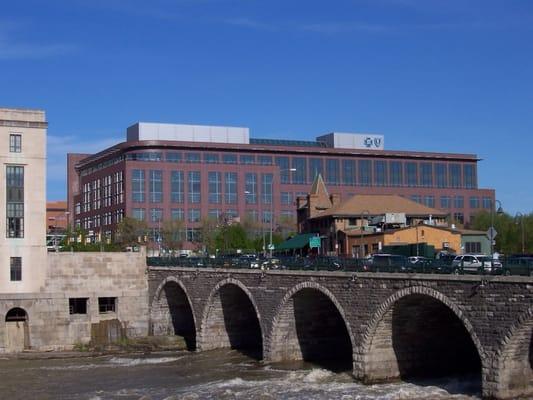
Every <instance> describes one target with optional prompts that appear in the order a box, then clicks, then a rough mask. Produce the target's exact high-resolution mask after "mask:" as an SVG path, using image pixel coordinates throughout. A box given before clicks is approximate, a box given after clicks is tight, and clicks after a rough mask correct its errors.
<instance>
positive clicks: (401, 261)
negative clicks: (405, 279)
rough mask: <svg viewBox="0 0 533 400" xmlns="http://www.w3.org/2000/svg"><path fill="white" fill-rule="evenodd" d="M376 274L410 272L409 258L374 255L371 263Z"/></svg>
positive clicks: (393, 255) (394, 255)
mask: <svg viewBox="0 0 533 400" xmlns="http://www.w3.org/2000/svg"><path fill="white" fill-rule="evenodd" d="M370 270H371V271H374V272H409V261H408V260H407V257H405V256H400V255H397V254H374V255H373V256H372V259H371V262H370Z"/></svg>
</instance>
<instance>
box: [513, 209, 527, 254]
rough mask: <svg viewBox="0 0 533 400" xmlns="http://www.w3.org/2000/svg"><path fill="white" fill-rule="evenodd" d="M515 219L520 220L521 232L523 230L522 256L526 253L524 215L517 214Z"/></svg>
mask: <svg viewBox="0 0 533 400" xmlns="http://www.w3.org/2000/svg"><path fill="white" fill-rule="evenodd" d="M515 218H520V230H521V238H522V254H525V253H526V236H525V232H524V214H522V213H521V212H520V211H519V212H517V213H516V216H515Z"/></svg>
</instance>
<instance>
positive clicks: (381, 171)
mask: <svg viewBox="0 0 533 400" xmlns="http://www.w3.org/2000/svg"><path fill="white" fill-rule="evenodd" d="M374 182H375V184H376V186H387V161H374Z"/></svg>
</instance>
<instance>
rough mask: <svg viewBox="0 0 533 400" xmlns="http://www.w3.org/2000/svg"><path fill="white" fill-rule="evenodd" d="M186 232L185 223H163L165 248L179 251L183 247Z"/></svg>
mask: <svg viewBox="0 0 533 400" xmlns="http://www.w3.org/2000/svg"><path fill="white" fill-rule="evenodd" d="M184 240H185V230H184V224H183V221H180V220H171V221H165V222H163V226H162V228H161V241H162V245H163V247H164V248H166V249H168V250H177V249H180V248H181V247H182V246H183V242H184Z"/></svg>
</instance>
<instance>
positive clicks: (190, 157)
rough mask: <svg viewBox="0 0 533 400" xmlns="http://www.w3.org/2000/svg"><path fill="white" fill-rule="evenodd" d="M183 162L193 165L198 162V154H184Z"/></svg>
mask: <svg viewBox="0 0 533 400" xmlns="http://www.w3.org/2000/svg"><path fill="white" fill-rule="evenodd" d="M185 160H186V161H187V162H188V163H191V164H193V163H194V164H195V163H199V162H200V153H186V155H185Z"/></svg>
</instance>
